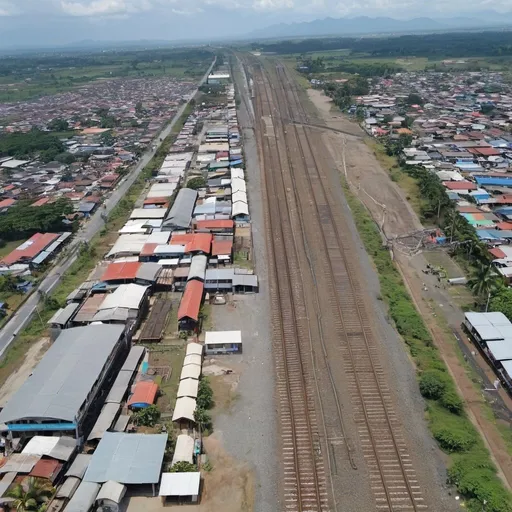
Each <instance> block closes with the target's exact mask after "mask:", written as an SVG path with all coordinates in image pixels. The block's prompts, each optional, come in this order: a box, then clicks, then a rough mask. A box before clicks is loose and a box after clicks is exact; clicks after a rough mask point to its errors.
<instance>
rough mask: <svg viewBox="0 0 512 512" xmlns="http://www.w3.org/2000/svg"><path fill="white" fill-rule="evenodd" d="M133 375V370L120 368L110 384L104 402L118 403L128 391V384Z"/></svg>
mask: <svg viewBox="0 0 512 512" xmlns="http://www.w3.org/2000/svg"><path fill="white" fill-rule="evenodd" d="M132 377H133V370H121V371H120V372H119V374H118V375H117V377H116V380H115V381H114V384H113V385H112V389H111V390H110V393H109V394H108V396H107V399H106V400H105V402H107V403H108V402H111V403H115V404H120V403H121V402H122V400H123V398H124V397H125V395H126V392H127V391H128V386H129V385H130V381H131V380H132Z"/></svg>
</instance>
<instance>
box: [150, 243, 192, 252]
mask: <svg viewBox="0 0 512 512" xmlns="http://www.w3.org/2000/svg"><path fill="white" fill-rule="evenodd" d="M184 253H185V246H184V245H167V244H162V245H159V246H157V247H155V250H154V251H153V254H184Z"/></svg>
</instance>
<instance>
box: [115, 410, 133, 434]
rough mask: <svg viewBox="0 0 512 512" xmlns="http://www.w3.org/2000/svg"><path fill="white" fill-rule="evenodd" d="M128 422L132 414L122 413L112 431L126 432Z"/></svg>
mask: <svg viewBox="0 0 512 512" xmlns="http://www.w3.org/2000/svg"><path fill="white" fill-rule="evenodd" d="M128 423H130V416H128V415H127V414H121V416H119V418H117V421H116V423H115V425H114V426H113V427H112V431H113V432H124V431H125V430H126V427H127V426H128Z"/></svg>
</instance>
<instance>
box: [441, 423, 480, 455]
mask: <svg viewBox="0 0 512 512" xmlns="http://www.w3.org/2000/svg"><path fill="white" fill-rule="evenodd" d="M432 434H433V435H434V439H435V440H436V441H437V442H438V443H439V446H441V448H442V449H443V450H445V451H447V452H464V451H467V450H469V449H470V448H471V447H472V446H473V445H474V444H475V442H476V439H475V436H474V435H473V434H472V433H471V432H468V431H466V430H464V429H461V430H454V429H451V428H449V427H442V426H441V427H436V428H434V429H433V430H432Z"/></svg>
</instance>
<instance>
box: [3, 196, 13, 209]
mask: <svg viewBox="0 0 512 512" xmlns="http://www.w3.org/2000/svg"><path fill="white" fill-rule="evenodd" d="M15 202H16V199H12V198H9V199H4V200H3V201H0V208H7V207H8V206H12V205H13V204H14V203H15Z"/></svg>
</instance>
